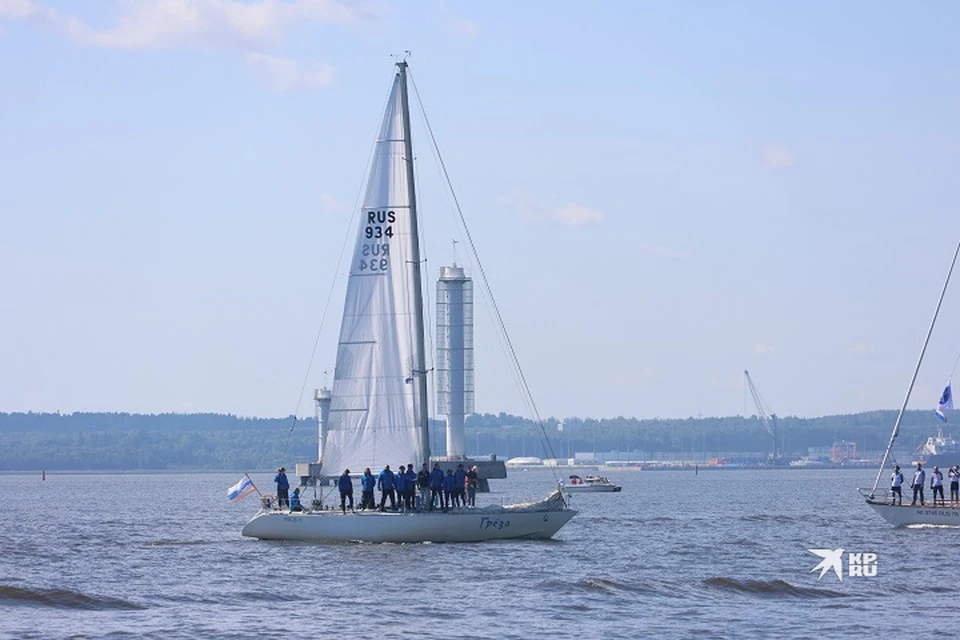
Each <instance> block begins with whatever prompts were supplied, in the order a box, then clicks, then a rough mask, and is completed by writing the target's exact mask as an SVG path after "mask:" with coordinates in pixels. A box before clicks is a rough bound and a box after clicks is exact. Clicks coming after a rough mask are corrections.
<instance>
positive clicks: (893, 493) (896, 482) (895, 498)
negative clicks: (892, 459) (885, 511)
mask: <svg viewBox="0 0 960 640" xmlns="http://www.w3.org/2000/svg"><path fill="white" fill-rule="evenodd" d="M902 486H903V473H901V472H900V466H899V465H897V466H895V467H894V468H893V475H892V476H890V504H894V503H897V502H899V503H900V504H901V505H902V504H903V489H902Z"/></svg>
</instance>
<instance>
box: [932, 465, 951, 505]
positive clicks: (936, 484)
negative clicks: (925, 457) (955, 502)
mask: <svg viewBox="0 0 960 640" xmlns="http://www.w3.org/2000/svg"><path fill="white" fill-rule="evenodd" d="M930 488H931V489H933V506H937V494H940V506H941V507H945V506H947V503H946V502H944V500H943V473H942V472H941V471H940V467H937V466H934V467H933V473H931V474H930Z"/></svg>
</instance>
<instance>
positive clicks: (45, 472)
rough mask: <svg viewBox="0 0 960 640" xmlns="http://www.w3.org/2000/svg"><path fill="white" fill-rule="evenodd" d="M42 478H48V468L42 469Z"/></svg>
mask: <svg viewBox="0 0 960 640" xmlns="http://www.w3.org/2000/svg"><path fill="white" fill-rule="evenodd" d="M40 479H41V480H46V479H47V470H46V469H40Z"/></svg>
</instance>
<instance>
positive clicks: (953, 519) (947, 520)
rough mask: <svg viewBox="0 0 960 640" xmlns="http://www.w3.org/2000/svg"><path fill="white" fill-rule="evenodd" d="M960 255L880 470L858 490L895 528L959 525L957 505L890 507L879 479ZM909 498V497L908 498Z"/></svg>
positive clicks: (907, 472)
mask: <svg viewBox="0 0 960 640" xmlns="http://www.w3.org/2000/svg"><path fill="white" fill-rule="evenodd" d="M958 254H960V243H958V244H957V249H956V251H954V253H953V260H952V261H951V262H950V269H949V270H948V271H947V278H946V280H945V281H944V283H943V289H942V290H941V291H940V299H939V300H938V301H937V308H936V310H935V311H934V312H933V319H932V320H931V321H930V328H929V329H927V336H926V338H925V339H924V341H923V347H922V348H921V349H920V357H919V358H918V359H917V366H916V367H915V368H914V370H913V377H912V378H911V379H910V385H909V386H908V387H907V394H906V397H905V398H904V399H903V404H902V405H901V407H900V412H899V413H898V414H897V420H896V422H895V423H894V425H893V432H892V433H891V434H890V441H889V443H888V444H887V449H886V451H884V453H883V458H882V459H881V460H880V469H879V470H878V471H877V478H876V480H874V483H873V487H872V488H863V489H859V491H860V494H861V495H862V496H863V497H864V498H865V499H866V502H867V505H868V506H869V507H870V508H872V509H873V510H874V511H875V512H876V513H877V514H879V515H880V516H881V517H882V518H883V519H884V520H886V521H887V522H889V523H890V524H892V525H894V526H895V527H905V526H910V525H954V526H960V505H956V504H953V505H951V504H950V503H949V502H946V504H945V505H943V504H941V506H936V505H935V504H934V503H933V501H932V499H931V500H929V501H925V502H926V504H921V505H916V504H909V503H906V504H900V502H899V501H898V504H893V502H894V501H893V496H892V495H891V493H892V492H891V491H890V490H889V489H880V488H879V486H880V480H881V478H882V476H883V472H884V468H885V467H886V464H887V460H889V459H890V452H891V450H892V449H893V443H894V442H895V441H896V439H897V435H899V433H900V421H901V420H902V419H903V413H904V411H906V409H907V404H908V403H909V402H910V394H911V393H912V391H913V385H914V383H915V382H916V380H917V374H918V373H919V372H920V365H921V364H922V363H923V356H924V354H925V353H926V351H927V345H928V344H929V342H930V336H931V335H932V334H933V328H934V326H936V324H937V317H938V316H939V315H940V307H941V306H942V305H943V298H944V296H945V295H946V293H947V287H948V286H949V284H950V276H951V275H953V268H954V266H955V265H956V264H957V255H958ZM931 470H932V468H931V469H927V471H926V480H927V482H929V477H930V472H931ZM903 472H904V481H905V484H906V483H909V482H910V481H911V480H912V478H913V474H912V473H911V472H910V469H904V470H903ZM902 489H903V492H904V493H911V490H910V488H909V487H908V486H904V487H903V488H902ZM924 491H925V493H926V494H927V496H928V497H929V498H932V496H931V495H929V494H931V493H932V491H929V487H925V489H924ZM909 497H910V496H909V495H908V498H909Z"/></svg>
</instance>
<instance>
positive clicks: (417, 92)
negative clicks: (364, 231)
mask: <svg viewBox="0 0 960 640" xmlns="http://www.w3.org/2000/svg"><path fill="white" fill-rule="evenodd" d="M410 79H411V84H413V91H414V94H415V95H416V96H417V103H418V104H419V105H420V111H421V113H422V114H423V120H424V122H425V123H426V126H427V132H428V133H429V135H430V141H431V142H432V143H433V148H434V151H435V152H436V154H437V159H438V161H439V163H440V168H441V170H442V171H443V176H444V179H445V180H446V182H447V188H448V189H450V194H451V196H452V198H453V202H454V205H455V206H456V210H457V214H458V215H459V217H460V223H461V224H462V225H463V230H464V233H465V234H466V237H467V242H468V243H469V245H470V250H471V251H472V252H473V255H474V258H475V260H476V263H477V267H478V271H479V272H480V278H481V281H482V282H483V286H484V288H486V289H487V291H488V295H489V297H490V302H491V305H492V307H493V311H494V313H495V314H496V317H497V321H498V322H499V325H500V330H501V331H503V335H504V338H505V339H506V343H507V347H508V348H509V350H510V354H511V356H512V357H513V365H514V367H515V368H516V369H517V372H518V374H519V376H520V380H521V383H522V385H523V391H524V393H525V394H526V396H527V401H528V402H529V404H530V407H531V408H532V409H533V415H534V417H535V418H536V420H537V423H538V424H539V425H540V430H541V432H542V433H543V435H544V439H545V440H546V444H547V448H548V449H549V450H550V453H551V454H552V453H553V447H552V445H551V444H550V440H549V438H546V427H545V426H544V424H543V419H542V418H541V417H540V412H539V410H538V409H537V405H536V401H535V400H534V399H533V394H532V393H531V391H530V385H529V384H528V383H527V378H526V375H525V374H524V372H523V368H522V367H521V366H520V359H519V358H518V357H517V352H516V349H515V348H514V346H513V341H512V340H510V334H509V333H507V327H506V323H505V322H504V320H503V315H502V314H501V313H500V307H499V305H498V304H497V301H496V298H494V296H493V291H492V290H491V288H490V282H489V280H488V279H487V273H486V271H485V270H484V268H483V263H482V262H481V261H480V255H479V253H478V251H477V246H476V243H475V242H474V240H473V235H472V234H471V233H470V228H469V227H468V226H467V220H466V218H465V217H464V215H463V209H462V207H461V206H460V200H459V199H458V198H457V194H456V192H455V191H454V189H453V182H452V181H451V180H450V175H449V173H448V172H447V165H446V163H445V162H444V161H443V156H442V155H441V154H440V148H439V146H438V145H437V139H436V136H434V135H433V127H432V126H431V125H430V120H429V118H428V117H427V111H426V109H424V107H423V101H422V100H421V99H420V90H419V89H418V88H417V83H416V82H415V81H414V80H413V76H412V74H411V78H410ZM554 457H556V456H554Z"/></svg>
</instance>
